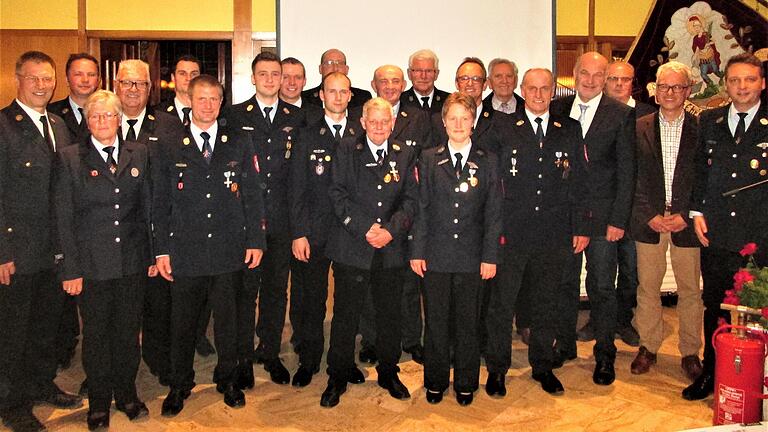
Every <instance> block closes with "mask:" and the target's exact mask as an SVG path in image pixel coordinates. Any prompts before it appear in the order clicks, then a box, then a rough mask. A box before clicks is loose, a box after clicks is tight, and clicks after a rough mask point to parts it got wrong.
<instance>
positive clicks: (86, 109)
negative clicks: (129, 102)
mask: <svg viewBox="0 0 768 432" xmlns="http://www.w3.org/2000/svg"><path fill="white" fill-rule="evenodd" d="M96 105H104V106H105V107H107V108H108V109H110V110H112V111H114V112H116V113H117V114H118V115H120V116H121V117H122V115H123V104H122V103H120V98H119V97H117V95H116V94H114V93H112V92H111V91H109V90H96V91H95V92H93V93H92V94H91V95H90V96H88V99H86V101H85V104H84V105H83V115H84V116H85V117H86V118H88V115H89V114H90V112H91V109H92V108H93V107H95V106H96Z"/></svg>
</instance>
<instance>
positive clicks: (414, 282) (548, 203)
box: [0, 49, 768, 430]
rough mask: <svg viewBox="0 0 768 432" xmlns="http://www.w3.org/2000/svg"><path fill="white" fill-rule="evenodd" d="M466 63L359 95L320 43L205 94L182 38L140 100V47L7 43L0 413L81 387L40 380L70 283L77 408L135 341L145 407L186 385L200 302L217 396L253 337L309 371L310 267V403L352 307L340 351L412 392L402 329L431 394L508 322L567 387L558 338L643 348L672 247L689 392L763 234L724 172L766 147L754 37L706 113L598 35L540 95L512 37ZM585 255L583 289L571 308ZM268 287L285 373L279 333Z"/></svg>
mask: <svg viewBox="0 0 768 432" xmlns="http://www.w3.org/2000/svg"><path fill="white" fill-rule="evenodd" d="M488 66H489V67H488V69H487V70H486V67H485V64H484V63H483V62H482V61H481V60H480V59H477V58H474V57H467V58H465V59H464V60H463V61H462V63H461V64H460V65H459V66H458V68H457V70H456V75H455V83H456V90H457V91H456V92H454V93H447V92H444V91H441V90H438V89H437V88H435V84H434V83H435V80H436V79H437V77H438V75H439V72H440V69H439V61H438V58H437V56H436V55H435V54H434V53H433V52H432V51H430V50H419V51H417V52H415V53H413V55H411V56H410V58H409V61H408V69H407V76H408V78H409V79H410V81H411V82H412V84H413V85H412V87H411V88H410V89H408V90H406V89H405V88H406V83H407V81H406V78H405V75H406V74H404V73H403V71H402V70H401V69H400V68H399V67H397V66H394V65H383V66H380V67H378V68H377V69H376V70H375V71H374V73H373V79H372V81H371V87H372V88H373V90H374V91H375V93H376V97H372V96H371V94H370V93H369V92H367V91H365V90H362V89H359V88H355V87H352V86H351V82H350V79H349V78H348V77H347V72H348V66H347V63H346V57H345V56H344V54H343V53H342V52H341V51H339V50H337V49H331V50H328V51H326V52H325V53H323V54H322V56H321V61H320V65H319V72H320V75H321V77H322V83H321V84H320V85H319V86H318V87H317V88H314V89H309V90H305V89H304V87H305V84H306V70H305V68H304V65H303V64H302V63H301V62H300V61H299V60H297V59H295V58H285V59H282V60H281V59H280V58H279V57H277V56H276V55H274V54H272V53H269V52H263V53H260V54H258V55H257V56H256V57H255V58H254V60H253V62H252V64H251V68H252V82H253V84H254V86H255V94H254V95H253V97H251V98H250V99H248V100H246V101H245V102H242V103H239V104H235V105H232V106H224V103H223V100H224V89H223V87H222V85H221V84H220V83H219V82H218V81H217V80H216V78H214V77H212V76H210V75H205V74H201V72H202V71H201V64H200V62H199V61H198V60H197V59H196V58H194V57H192V56H184V57H181V58H180V59H179V60H178V61H177V62H176V64H175V65H174V67H173V72H172V80H173V82H174V84H175V91H176V95H175V98H174V99H173V100H172V101H169V102H168V103H167V104H162V105H160V106H157V107H150V106H147V102H148V99H149V93H150V89H151V87H152V83H151V81H150V74H149V66H148V65H147V64H146V63H145V62H143V61H141V60H124V61H122V62H121V63H120V65H119V68H118V70H117V74H116V78H115V80H114V86H113V88H114V89H115V92H114V93H112V92H109V91H104V90H98V88H99V83H100V72H99V64H98V61H97V60H96V59H95V58H93V57H92V56H90V55H88V54H84V53H81V54H74V55H72V56H70V58H69V59H68V61H67V65H66V74H67V83H68V85H69V92H70V94H69V96H68V97H67V98H65V99H63V100H61V101H59V102H56V103H51V104H49V102H50V99H51V96H52V94H53V91H54V88H55V86H56V82H57V80H56V74H55V63H54V60H53V59H52V58H50V57H49V56H48V55H46V54H44V53H42V52H38V51H30V52H27V53H24V54H23V55H22V56H21V57H20V58H19V59H18V61H17V63H16V69H15V81H16V84H17V98H16V99H15V100H14V101H13V102H12V103H11V104H10V105H9V106H8V107H6V108H4V109H3V110H2V115H0V229H1V233H0V346H3V347H4V350H3V352H2V353H0V417H2V418H3V421H4V423H5V424H6V425H8V426H9V427H11V428H12V429H14V430H40V429H44V425H42V424H41V423H40V422H39V421H38V420H37V419H36V418H35V417H34V415H33V413H32V410H31V409H32V406H33V404H35V403H48V404H51V405H54V406H57V407H61V408H75V407H79V406H81V404H82V401H81V398H80V397H79V396H78V395H73V394H69V393H67V392H64V391H63V390H61V389H60V388H58V387H57V386H56V385H55V384H54V382H53V379H54V377H55V376H56V370H57V366H58V365H61V364H66V363H68V358H71V353H72V351H73V344H72V340H73V339H74V338H73V332H76V331H77V330H78V329H77V327H78V325H77V317H78V312H77V310H78V309H79V315H80V316H81V317H82V359H83V367H84V369H85V373H86V377H87V380H86V382H85V383H84V385H83V388H84V390H85V391H87V395H88V399H89V410H88V416H87V424H88V427H89V429H90V430H95V429H99V428H103V427H108V425H109V416H110V406H111V403H112V400H113V399H114V401H115V404H116V407H117V409H118V410H120V411H123V412H124V413H125V414H126V415H127V416H128V418H129V419H131V420H133V419H137V418H141V417H145V416H147V415H148V414H149V411H148V409H147V407H146V405H145V404H144V403H143V402H142V401H141V399H140V398H139V396H138V393H137V391H136V385H135V379H136V374H137V370H138V367H139V362H140V361H141V358H142V357H143V358H144V361H145V362H146V364H147V365H148V366H149V369H150V371H151V372H152V373H153V374H154V375H156V376H157V377H158V379H159V382H160V383H161V384H162V385H165V386H168V387H169V393H168V395H167V396H166V398H165V399H164V401H163V404H162V414H163V415H164V416H175V415H177V414H178V413H179V412H181V411H182V409H183V407H184V402H185V400H186V399H187V398H188V397H189V396H190V394H191V390H192V389H193V388H194V386H195V372H194V367H193V366H194V354H195V348H196V346H199V345H200V343H199V341H200V340H201V338H204V337H205V336H204V329H205V328H206V327H207V325H208V319H209V316H210V315H211V313H212V316H213V334H214V343H215V351H216V352H217V354H218V359H217V365H216V368H215V371H214V376H213V381H214V382H215V383H216V389H217V391H218V392H220V393H222V394H223V398H224V402H225V403H226V404H227V405H228V406H231V407H242V406H244V405H245V397H244V393H243V390H247V389H251V388H253V386H254V375H253V367H254V365H253V364H254V362H258V363H263V365H264V369H265V370H266V371H267V372H268V374H269V376H270V379H271V380H272V381H273V382H275V383H277V384H288V383H292V384H293V386H296V387H304V386H307V385H308V384H309V383H310V382H311V381H312V379H313V377H314V375H315V374H317V373H318V372H319V371H320V365H321V360H322V356H323V353H324V346H325V340H324V332H323V322H324V320H325V316H326V307H325V305H326V300H327V296H328V276H329V273H330V270H331V268H332V269H333V280H334V287H333V288H334V294H333V296H334V298H333V318H332V321H331V331H330V346H329V349H328V353H327V365H328V369H327V376H328V384H327V387H326V389H325V391H324V392H323V393H322V395H321V397H320V404H321V405H322V406H324V407H333V406H335V405H337V404H338V403H339V402H340V399H341V396H342V395H343V393H344V392H345V391H346V389H347V385H348V384H361V383H364V382H365V376H364V374H363V373H362V372H361V370H360V369H359V368H358V367H357V364H356V362H355V351H356V349H355V348H356V347H355V345H356V336H357V335H358V334H362V346H361V348H360V350H359V354H358V355H359V360H360V361H361V362H368V363H376V370H377V372H378V384H379V386H381V387H382V388H384V389H386V390H387V391H388V392H389V394H390V395H391V396H392V397H394V398H396V399H408V398H409V397H410V393H409V390H408V388H407V387H406V386H405V385H404V384H403V383H402V382H401V381H400V379H399V378H398V372H399V368H398V362H399V361H400V357H401V354H402V352H406V353H408V354H409V355H411V358H412V359H413V360H414V361H416V362H418V363H423V365H424V388H425V391H426V399H427V401H428V402H430V403H439V402H440V401H441V400H442V398H443V396H444V394H445V393H446V391H447V389H448V387H449V386H450V385H451V382H450V381H451V380H450V370H451V367H453V370H454V376H453V389H454V393H455V397H456V400H457V402H458V404H460V405H469V404H471V403H472V401H473V396H474V392H475V391H476V390H477V389H478V388H479V387H480V383H479V380H480V367H481V357H483V358H484V359H485V364H486V367H487V370H488V378H487V381H486V383H485V391H486V392H487V394H488V395H490V396H493V397H503V396H504V395H505V394H506V382H505V381H506V374H507V371H508V369H509V367H510V364H511V343H512V342H511V341H512V330H513V323H514V324H515V325H516V327H517V328H518V332H520V333H521V334H522V335H523V339H524V341H525V342H526V343H528V344H529V349H528V359H529V362H530V364H531V367H532V378H533V379H534V380H536V381H537V382H539V383H540V385H541V387H542V389H543V390H544V391H546V392H548V393H550V394H554V395H559V394H562V393H563V392H564V386H563V384H562V383H561V381H560V380H559V379H558V378H557V376H556V375H555V374H554V371H555V370H556V369H558V368H559V367H561V366H562V365H563V364H564V363H565V362H567V361H570V360H573V359H575V358H576V341H577V338H578V339H582V340H588V339H592V338H594V339H595V341H596V342H595V345H594V358H595V369H594V374H593V380H594V382H595V384H598V385H610V384H611V383H613V381H614V380H615V370H614V362H615V357H616V345H615V343H614V338H615V337H616V336H617V335H618V336H620V337H621V338H622V339H623V340H625V342H627V343H629V344H631V345H634V346H639V349H638V352H637V356H636V358H635V360H634V361H633V362H632V365H631V371H632V373H635V374H642V373H646V372H648V371H649V370H650V368H651V367H652V365H653V364H654V363H655V362H656V354H657V352H658V350H659V347H660V345H661V343H662V339H663V334H664V333H663V326H662V311H661V305H660V301H659V289H660V286H661V283H662V279H663V277H664V272H665V269H666V260H665V256H666V252H667V250H668V249H669V251H670V254H671V257H672V266H673V270H674V272H675V279H676V282H677V287H678V295H679V299H680V300H679V303H678V316H679V318H680V319H679V321H680V344H679V349H680V353H681V357H682V360H681V367H682V369H683V370H684V372H685V373H686V375H687V376H688V378H689V379H690V380H691V381H692V384H691V385H690V386H688V387H687V388H686V389H685V390H684V391H683V397H685V398H686V399H690V400H694V399H703V398H706V397H707V396H708V395H709V394H711V393H712V391H713V385H714V380H713V374H714V351H713V348H712V346H711V344H710V343H709V340H710V339H711V336H712V333H713V332H714V330H715V328H716V326H717V324H718V320H719V319H720V318H724V319H726V320H727V319H728V316H727V315H726V314H724V313H722V312H721V311H720V309H719V306H720V302H721V301H722V299H723V297H724V295H725V294H724V293H725V290H726V289H728V288H729V286H730V285H731V284H732V279H731V278H732V275H733V273H734V272H735V271H736V270H737V269H738V268H739V267H740V266H742V265H743V263H744V257H742V256H741V255H740V254H739V250H740V249H741V247H742V246H743V245H744V244H746V243H748V242H755V243H758V245H760V246H762V245H764V243H763V241H764V240H766V239H768V232H766V228H765V227H766V226H768V223H767V222H768V221H767V220H766V218H768V212H767V211H766V210H768V209H766V205H768V204H766V203H768V196H766V195H768V189H766V188H760V187H752V188H747V189H744V190H742V191H740V192H736V193H734V192H732V191H733V190H734V189H738V188H741V187H744V186H750V185H751V184H753V183H755V182H757V181H760V180H763V179H765V176H766V172H767V171H766V170H768V149H766V147H768V143H766V142H768V110H767V109H766V107H765V106H764V104H761V99H760V97H761V91H763V89H764V88H765V79H764V76H763V69H762V65H761V63H760V62H759V60H758V59H756V58H755V57H754V56H752V55H751V54H746V53H745V54H741V55H737V56H734V57H732V58H731V59H730V60H729V61H728V63H727V65H726V67H725V84H726V89H727V92H728V95H729V96H730V98H731V103H730V104H728V105H727V106H724V107H721V108H715V109H712V110H709V111H707V112H705V113H704V114H703V115H702V118H701V119H697V118H695V117H694V116H692V115H690V114H688V113H687V112H686V111H685V109H684V103H685V101H686V100H687V98H688V96H689V95H690V92H691V84H692V73H691V70H690V68H689V67H688V66H686V65H684V64H681V63H678V62H674V61H672V62H667V63H664V64H662V65H661V66H660V67H659V68H658V71H657V74H656V95H655V97H656V102H657V104H658V105H659V108H658V111H656V109H655V108H653V107H651V106H649V105H645V104H642V103H640V102H637V101H635V100H634V99H633V98H632V96H631V94H632V82H633V78H634V71H633V68H632V66H631V65H629V64H628V63H625V62H613V63H610V62H609V61H608V60H607V59H606V58H605V57H603V56H602V55H600V54H598V53H595V52H588V53H585V54H583V55H582V56H580V57H579V58H578V60H577V62H576V65H575V67H574V70H573V73H574V79H575V94H574V95H572V96H570V97H566V98H562V99H557V100H553V96H554V93H555V88H556V83H555V79H554V76H553V74H552V72H551V71H550V70H548V69H544V68H533V69H529V70H527V71H526V72H525V73H524V74H523V75H522V77H521V79H520V86H519V91H520V95H519V96H518V95H517V94H515V90H516V89H517V87H518V70H517V66H516V65H515V63H514V62H512V61H510V60H507V59H501V58H498V59H494V60H493V61H491V62H490V63H489V65H488ZM487 87H490V88H491V89H492V92H491V94H489V95H488V96H487V97H486V98H485V99H483V92H484V91H485V90H486V88H487ZM726 191H731V192H729V193H731V194H730V195H725V196H724V195H723V192H726ZM760 251H761V252H763V250H762V249H760ZM582 255H584V256H586V268H587V279H586V287H587V293H588V296H589V300H590V305H591V312H590V320H589V323H588V324H587V325H586V326H584V328H582V329H580V330H579V331H578V332H577V328H576V321H577V315H578V306H579V275H580V272H581V266H582V258H581V257H582ZM758 260H759V261H760V262H761V263H765V255H764V254H758ZM617 272H619V278H618V279H619V287H618V289H617V286H616V279H617ZM699 275H702V276H703V279H704V287H703V294H702V291H701V289H700V287H699ZM289 278H290V290H291V292H290V305H288V295H287V290H288V286H289ZM75 297H76V298H77V302H76V303H75V302H72V300H71V299H72V298H75ZM257 304H258V321H257V314H256V307H257V306H256V305H257ZM635 304H636V314H635V315H634V316H633V308H634V307H635ZM422 307H423V313H422ZM287 310H288V312H289V318H290V322H291V326H292V328H293V335H292V337H291V344H292V345H293V348H294V351H295V352H296V353H297V354H298V357H299V367H298V369H297V370H296V371H295V372H294V374H293V376H291V374H290V373H289V371H288V370H287V369H286V368H285V366H284V365H283V363H282V361H281V359H280V351H281V344H282V340H281V338H282V331H283V327H284V324H285V323H284V320H285V315H286V311H287ZM702 315H703V323H704V325H703V328H704V340H705V341H707V342H706V343H705V344H704V345H705V348H704V363H703V365H702V364H701V362H700V360H699V356H698V353H699V351H700V349H701V346H702V339H701V328H702V326H701V323H702ZM201 329H202V330H201ZM254 333H255V335H257V336H258V346H257V347H256V349H254V340H255V338H254ZM422 333H423V336H422ZM61 335H64V336H61ZM74 337H76V333H75V334H74ZM74 340H75V343H76V339H74ZM422 340H423V342H422ZM140 341H141V342H140ZM62 353H63V354H62Z"/></svg>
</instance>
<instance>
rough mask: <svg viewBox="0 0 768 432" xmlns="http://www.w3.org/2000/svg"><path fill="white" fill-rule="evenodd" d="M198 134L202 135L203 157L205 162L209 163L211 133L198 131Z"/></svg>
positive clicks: (211, 155) (211, 150) (211, 151)
mask: <svg viewBox="0 0 768 432" xmlns="http://www.w3.org/2000/svg"><path fill="white" fill-rule="evenodd" d="M200 136H201V137H203V158H204V159H205V163H207V164H210V163H211V158H212V157H213V149H212V148H211V142H210V141H209V140H210V139H211V134H209V133H208V132H200Z"/></svg>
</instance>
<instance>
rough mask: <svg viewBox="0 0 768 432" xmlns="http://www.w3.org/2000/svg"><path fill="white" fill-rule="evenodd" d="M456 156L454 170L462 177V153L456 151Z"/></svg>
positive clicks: (457, 176)
mask: <svg viewBox="0 0 768 432" xmlns="http://www.w3.org/2000/svg"><path fill="white" fill-rule="evenodd" d="M453 156H454V157H456V165H454V166H453V170H454V172H456V178H457V179H458V178H461V153H459V152H456V153H454V154H453Z"/></svg>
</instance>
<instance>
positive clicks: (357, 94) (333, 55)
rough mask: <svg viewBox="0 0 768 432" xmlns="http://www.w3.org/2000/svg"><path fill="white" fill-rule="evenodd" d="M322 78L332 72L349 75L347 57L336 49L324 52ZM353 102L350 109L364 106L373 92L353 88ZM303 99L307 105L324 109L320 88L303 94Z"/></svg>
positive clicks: (320, 69) (321, 65) (321, 68)
mask: <svg viewBox="0 0 768 432" xmlns="http://www.w3.org/2000/svg"><path fill="white" fill-rule="evenodd" d="M318 69H319V71H320V78H321V79H322V77H324V76H326V75H328V74H329V73H331V72H341V73H343V74H344V75H346V74H347V73H349V66H348V65H347V56H345V55H344V53H343V52H341V51H340V50H337V49H335V48H331V49H329V50H328V51H326V52H324V53H323V55H322V56H320V66H319V67H318ZM351 89H352V100H350V101H349V107H350V108H353V107H357V106H363V104H364V103H365V102H366V101H368V100H369V99H370V98H371V92H369V91H368V90H363V89H359V88H357V87H352V88H351ZM301 97H302V99H303V100H304V101H305V102H306V103H310V104H315V105H317V106H320V107H322V106H323V101H321V100H320V86H319V85H318V86H317V87H315V88H311V89H309V90H304V91H303V92H301Z"/></svg>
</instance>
